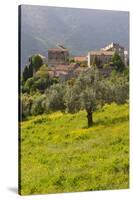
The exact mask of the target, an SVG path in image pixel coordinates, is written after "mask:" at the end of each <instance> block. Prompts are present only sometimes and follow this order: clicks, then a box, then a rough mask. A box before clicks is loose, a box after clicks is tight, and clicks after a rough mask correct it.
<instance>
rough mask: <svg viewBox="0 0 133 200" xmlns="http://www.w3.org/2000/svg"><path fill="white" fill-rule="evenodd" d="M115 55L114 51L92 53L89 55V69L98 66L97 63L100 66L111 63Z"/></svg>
mask: <svg viewBox="0 0 133 200" xmlns="http://www.w3.org/2000/svg"><path fill="white" fill-rule="evenodd" d="M113 54H114V52H113V51H90V52H89V53H88V67H91V66H92V65H94V64H96V63H95V62H97V63H99V65H100V66H103V65H104V64H106V63H109V62H110V61H111V58H112V56H113Z"/></svg>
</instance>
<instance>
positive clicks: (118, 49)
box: [101, 42, 124, 61]
mask: <svg viewBox="0 0 133 200" xmlns="http://www.w3.org/2000/svg"><path fill="white" fill-rule="evenodd" d="M101 51H113V52H117V53H118V54H119V55H120V56H121V58H122V60H123V61H124V47H122V46H121V45H119V44H118V43H113V42H112V43H111V44H109V45H107V46H106V47H104V48H101Z"/></svg>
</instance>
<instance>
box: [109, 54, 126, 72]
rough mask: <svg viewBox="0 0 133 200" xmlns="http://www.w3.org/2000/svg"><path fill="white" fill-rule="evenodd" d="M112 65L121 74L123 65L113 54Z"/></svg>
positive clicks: (119, 58) (117, 55)
mask: <svg viewBox="0 0 133 200" xmlns="http://www.w3.org/2000/svg"><path fill="white" fill-rule="evenodd" d="M112 63H113V65H114V67H115V69H116V71H118V72H122V71H123V70H124V68H125V66H124V63H123V61H122V59H121V57H120V55H119V54H118V53H117V52H115V53H114V55H113V56H112Z"/></svg>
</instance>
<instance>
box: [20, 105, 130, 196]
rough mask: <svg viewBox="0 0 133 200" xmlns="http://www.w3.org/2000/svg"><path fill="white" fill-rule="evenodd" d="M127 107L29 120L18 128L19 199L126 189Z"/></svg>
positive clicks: (43, 116) (127, 171)
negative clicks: (89, 117)
mask: <svg viewBox="0 0 133 200" xmlns="http://www.w3.org/2000/svg"><path fill="white" fill-rule="evenodd" d="M128 114H129V113H128V105H127V104H125V105H121V106H118V105H116V104H111V105H105V107H104V108H103V109H102V110H100V111H97V112H95V113H94V123H95V124H94V126H93V127H92V128H87V118H86V113H85V112H84V111H80V112H79V113H77V114H62V113H61V112H56V113H52V114H49V115H41V116H37V117H31V118H29V119H28V120H27V121H24V122H22V123H21V129H22V131H21V135H20V141H21V152H20V153H21V169H20V172H21V188H20V193H21V194H22V195H27V194H37V193H40V194H41V193H57V192H73V191H75V192H76V191H89V190H105V189H122V188H128V187H129V174H128V173H129V163H128V161H129V120H128Z"/></svg>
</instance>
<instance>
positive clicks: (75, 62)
mask: <svg viewBox="0 0 133 200" xmlns="http://www.w3.org/2000/svg"><path fill="white" fill-rule="evenodd" d="M115 52H117V53H118V54H119V56H120V57H121V59H122V61H123V63H124V64H125V67H127V66H128V63H129V57H128V51H127V50H126V49H125V48H124V47H122V46H121V45H120V44H118V43H113V42H112V43H111V44H109V45H107V46H105V47H104V48H101V49H99V50H97V51H90V52H88V55H85V56H84V55H82V56H74V57H71V56H70V53H69V50H68V49H67V48H65V47H63V46H61V45H58V46H57V47H56V48H51V49H48V57H47V58H46V57H44V56H43V62H44V63H45V64H47V65H48V67H49V68H48V71H49V75H50V76H51V77H59V78H61V79H68V78H70V77H73V76H76V75H78V74H79V73H80V72H83V71H86V70H87V69H88V68H91V67H92V66H94V65H97V66H98V68H99V69H100V70H101V71H102V72H103V73H104V72H105V73H107V71H110V70H111V71H112V69H113V67H114V66H113V65H112V63H111V59H112V56H113V54H114V53H115ZM107 66H108V70H107Z"/></svg>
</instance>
